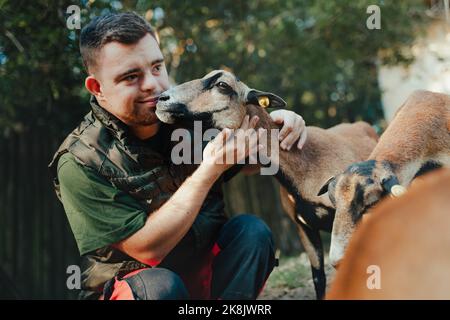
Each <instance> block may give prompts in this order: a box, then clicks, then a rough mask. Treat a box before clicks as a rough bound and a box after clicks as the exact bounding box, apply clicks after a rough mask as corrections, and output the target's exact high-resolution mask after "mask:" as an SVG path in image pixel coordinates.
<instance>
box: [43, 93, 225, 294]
mask: <svg viewBox="0 0 450 320" xmlns="http://www.w3.org/2000/svg"><path fill="white" fill-rule="evenodd" d="M91 108H92V111H91V112H89V113H88V114H87V115H86V116H85V118H84V120H83V121H82V122H81V124H80V125H79V126H78V127H77V128H76V129H75V130H74V131H72V132H71V133H70V134H69V135H68V136H67V138H66V139H65V140H64V142H63V143H62V144H61V146H60V147H59V149H58V151H57V152H56V153H55V155H54V157H53V160H52V162H51V163H50V164H49V168H50V170H51V172H52V175H53V179H54V180H53V181H54V187H55V191H56V194H57V196H58V198H59V199H60V200H61V197H60V188H59V182H58V177H57V165H58V160H59V158H60V157H61V155H63V154H64V153H66V152H70V153H71V154H72V155H73V156H74V158H75V159H76V161H77V162H78V163H79V164H81V165H82V166H85V167H89V168H90V169H92V170H94V171H95V172H97V173H98V174H99V175H101V176H103V177H104V178H106V179H107V180H108V181H109V182H110V183H111V184H112V185H113V186H115V187H116V188H118V189H120V190H123V191H125V192H127V193H128V194H130V195H131V196H132V197H133V198H135V199H136V200H137V201H138V202H139V203H140V204H141V206H142V208H143V210H145V211H146V212H148V213H151V212H153V211H155V210H156V209H158V208H159V207H160V206H161V205H163V204H164V202H165V201H166V200H168V199H169V198H170V196H171V195H172V194H173V193H174V192H175V191H176V190H177V189H178V188H179V186H180V185H181V184H182V183H183V181H184V180H185V179H186V178H187V177H188V176H189V175H190V174H191V173H192V172H193V171H194V170H195V168H196V166H195V165H184V164H183V165H175V164H173V163H172V162H171V161H170V150H171V148H170V147H171V141H170V133H171V132H172V130H173V129H174V128H171V127H169V126H167V125H164V124H161V127H160V129H159V131H158V133H157V135H158V136H159V138H160V139H162V140H161V141H162V150H159V151H156V150H154V149H152V148H151V147H150V146H149V145H148V143H146V142H145V141H141V140H139V139H137V138H135V137H134V136H133V135H132V134H131V133H130V132H129V129H128V127H127V126H126V125H125V124H124V123H122V122H121V121H120V120H118V119H117V118H116V117H114V116H113V115H112V114H110V113H109V112H107V111H106V110H105V109H103V108H102V107H100V106H99V105H98V103H97V101H96V100H95V98H94V97H92V98H91ZM223 212H224V204H223V200H222V190H221V181H219V182H218V183H216V185H215V186H214V187H213V188H212V189H211V191H210V193H209V194H208V196H207V198H206V200H205V202H204V203H203V206H202V209H201V213H200V214H199V215H198V216H197V218H196V220H195V222H194V224H193V226H192V228H191V230H190V231H189V233H188V234H187V235H186V237H185V238H184V239H183V240H182V241H181V242H180V244H179V245H178V246H177V247H182V248H183V249H181V250H179V251H180V252H181V251H186V247H187V246H188V247H192V246H194V247H195V248H193V249H195V251H196V252H201V251H203V250H208V248H209V247H210V246H212V244H213V241H214V238H215V235H216V234H217V233H218V231H219V230H220V227H221V226H222V225H223V224H224V222H225V221H226V218H225V216H224V214H223ZM183 242H186V243H183ZM177 247H175V249H177ZM175 249H174V251H177V250H175ZM169 255H170V254H169ZM168 260H174V259H173V258H172V257H170V258H169V259H168ZM175 260H176V259H175ZM143 267H148V266H146V265H144V264H142V263H140V262H138V261H136V260H134V259H133V258H131V257H129V256H128V255H126V254H124V253H122V252H121V251H119V250H116V249H114V248H112V247H111V246H107V247H103V248H100V249H98V250H95V252H91V253H89V254H86V255H84V256H83V257H82V271H83V273H82V289H83V291H82V294H81V297H82V298H98V297H99V296H100V294H101V292H102V290H103V286H104V284H105V283H106V282H107V281H108V280H110V279H112V278H114V277H115V276H119V277H120V276H122V275H125V274H127V273H129V272H131V271H134V270H137V269H140V268H143Z"/></svg>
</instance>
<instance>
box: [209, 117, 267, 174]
mask: <svg viewBox="0 0 450 320" xmlns="http://www.w3.org/2000/svg"><path fill="white" fill-rule="evenodd" d="M258 120H259V118H258V117H257V116H255V117H253V118H252V119H251V120H249V116H245V118H244V120H243V121H242V124H241V127H240V128H239V129H237V130H236V131H235V132H232V130H230V129H223V130H222V131H221V132H220V133H219V134H218V135H217V136H216V137H215V138H214V139H213V140H212V141H210V142H209V143H208V144H207V145H206V147H205V149H204V150H203V162H202V165H203V167H207V168H209V170H211V173H212V174H213V175H221V174H222V173H223V172H225V171H226V170H227V169H229V168H230V167H232V166H233V165H235V164H236V163H239V162H241V161H243V160H244V159H245V158H247V157H255V158H256V155H257V152H258V150H259V149H260V148H261V147H260V146H259V144H258V141H259V139H260V138H261V135H262V133H263V131H262V130H259V131H258V132H257V131H256V130H255V129H254V128H255V126H256V123H257V122H258Z"/></svg>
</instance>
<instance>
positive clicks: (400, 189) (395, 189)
mask: <svg viewBox="0 0 450 320" xmlns="http://www.w3.org/2000/svg"><path fill="white" fill-rule="evenodd" d="M405 192H406V188H405V187H404V186H401V185H399V184H396V185H393V186H392V188H391V195H392V196H394V197H396V198H397V197H400V196H401V195H403V194H404V193H405Z"/></svg>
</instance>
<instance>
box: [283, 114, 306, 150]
mask: <svg viewBox="0 0 450 320" xmlns="http://www.w3.org/2000/svg"><path fill="white" fill-rule="evenodd" d="M302 129H303V126H302V119H301V118H298V117H296V119H295V123H294V126H293V129H292V131H291V132H290V133H289V134H288V135H287V137H285V138H284V139H283V141H282V142H281V148H282V149H284V150H290V149H291V148H292V146H293V145H294V144H295V142H296V141H297V140H298V138H299V137H300V133H301V130H302Z"/></svg>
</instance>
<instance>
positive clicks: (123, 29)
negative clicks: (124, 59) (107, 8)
mask: <svg viewBox="0 0 450 320" xmlns="http://www.w3.org/2000/svg"><path fill="white" fill-rule="evenodd" d="M147 33H149V34H150V35H152V36H153V37H154V38H155V39H156V35H155V31H154V29H153V27H152V26H151V25H150V24H149V23H148V22H147V21H146V20H145V19H144V18H142V17H141V16H140V15H138V14H136V13H134V12H125V13H108V14H105V15H102V16H98V17H95V18H94V19H93V20H92V21H91V22H89V24H87V25H86V26H85V27H83V29H82V30H81V34H80V53H81V58H82V59H83V64H84V67H85V68H86V71H87V72H88V73H89V72H90V70H92V68H95V67H96V65H97V61H96V59H97V54H98V52H99V51H100V50H101V48H103V46H104V45H106V44H107V43H109V42H113V41H117V42H120V43H124V44H135V43H137V42H138V41H139V40H140V39H142V38H143V37H144V36H145V35H146V34H147Z"/></svg>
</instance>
